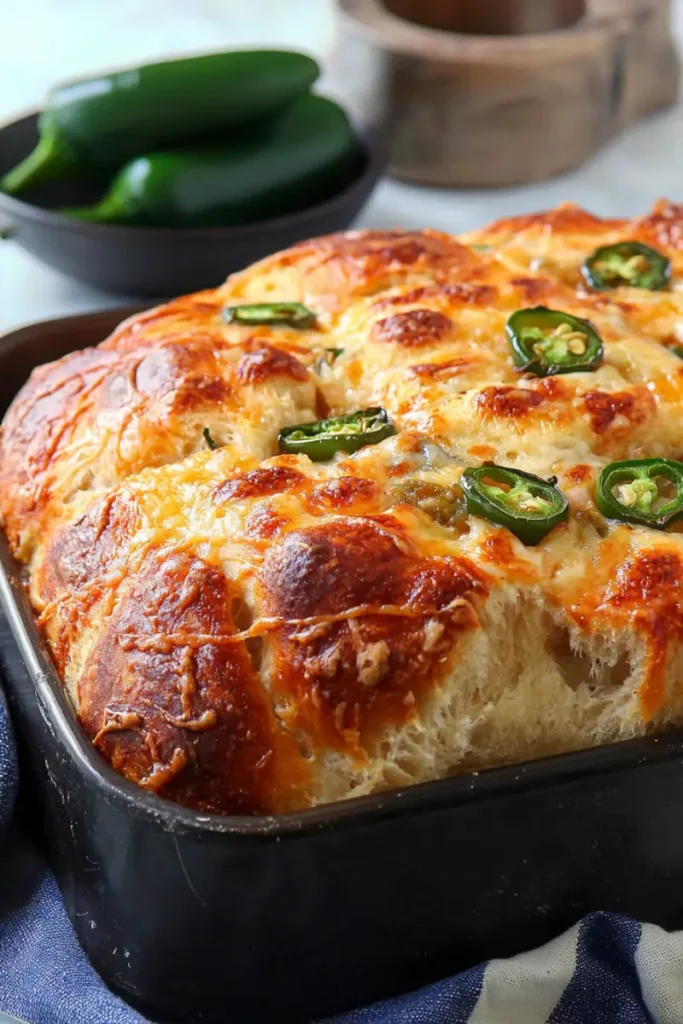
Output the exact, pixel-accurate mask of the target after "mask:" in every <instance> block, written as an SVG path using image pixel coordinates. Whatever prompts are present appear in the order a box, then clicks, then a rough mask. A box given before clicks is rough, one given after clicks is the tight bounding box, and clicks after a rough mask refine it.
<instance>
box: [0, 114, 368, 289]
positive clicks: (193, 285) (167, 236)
mask: <svg viewBox="0 0 683 1024" xmlns="http://www.w3.org/2000/svg"><path fill="white" fill-rule="evenodd" d="M37 119H38V115H37V113H32V114H29V115H28V116H25V117H22V118H20V119H19V120H17V121H13V122H12V123H10V124H7V125H5V126H4V127H2V128H0V176H2V174H4V173H5V172H6V171H8V170H9V169H10V168H11V167H13V166H14V165H15V164H17V163H18V162H19V161H20V160H22V159H23V158H24V157H25V156H26V155H27V154H28V153H29V152H30V151H31V150H32V149H33V147H34V145H35V143H36V140H37V132H36V122H37ZM382 166H383V160H382V157H381V153H380V147H379V145H375V144H373V143H372V142H371V141H368V140H367V139H366V140H364V142H363V161H362V164H361V167H360V169H359V173H358V175H357V177H356V178H355V180H354V181H352V182H351V184H350V185H348V186H347V187H346V188H345V189H344V190H343V191H342V192H340V193H339V194H338V195H336V196H334V198H332V199H328V200H326V201H325V202H323V203H318V204H317V205H316V206H311V207H309V208H308V209H305V210H300V211H298V212H296V213H290V214H287V215H286V216H284V217H276V218H273V219H271V220H264V221H259V222H258V223H257V224H247V225H240V226H239V227H228V228H192V229H188V228H178V229H176V228H135V227H123V226H119V225H115V224H87V223H84V222H80V221H76V220H71V219H70V218H69V217H64V216H63V215H62V214H60V213H55V212H54V209H50V208H59V207H63V206H78V205H81V204H88V203H92V202H95V201H96V200H97V198H98V197H99V194H100V193H101V189H100V190H97V189H96V188H94V187H93V184H92V183H91V182H88V181H69V182H51V183H50V184H46V185H43V186H40V187H39V188H36V189H34V190H33V191H32V192H31V194H30V198H31V200H32V202H30V203H29V202H26V201H25V200H23V199H15V198H13V197H12V196H8V195H5V193H4V192H0V233H2V234H4V235H5V236H6V237H8V238H11V239H12V240H13V241H14V242H15V243H16V244H17V245H20V246H21V247H22V248H23V249H25V250H26V251H27V252H30V253H31V254H32V255H33V256H35V257H36V258H37V259H39V260H41V261H42V262H43V263H47V264H48V266H50V267H54V268H55V270H58V271H59V272H60V273H62V274H65V275H66V276H67V277H73V278H76V280H78V281H84V282H85V283H87V284H90V285H94V286H95V287H96V288H101V289H102V290H104V291H108V292H118V293H121V294H124V295H144V296H148V295H149V296H154V297H155V298H161V297H163V296H169V295H177V294H178V293H180V292H189V291H195V290H197V289H200V288H211V287H214V286H216V285H218V284H220V283H221V281H223V280H224V279H225V277H226V276H227V275H228V274H230V273H232V272H233V271H235V270H241V269H242V268H243V267H246V266H248V265H249V264H250V263H253V262H254V261H255V260H258V259H261V258H262V257H263V256H267V255H268V254H269V253H272V252H276V251H277V250H278V249H284V248H286V247H287V246H288V245H293V244H294V243H295V242H300V241H301V240H302V239H305V238H312V237H313V236H315V235H325V234H328V233H329V232H331V231H341V230H342V229H343V228H346V227H348V226H349V225H350V224H351V223H352V222H353V220H354V219H355V218H356V217H357V215H358V213H359V212H360V210H361V209H362V207H363V206H364V204H365V202H366V200H367V199H368V197H369V195H370V193H371V192H372V190H373V188H374V187H375V185H376V183H377V179H378V177H379V175H380V173H381V171H382Z"/></svg>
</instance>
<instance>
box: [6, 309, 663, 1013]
mask: <svg viewBox="0 0 683 1024" xmlns="http://www.w3.org/2000/svg"><path fill="white" fill-rule="evenodd" d="M123 312H124V311H121V310H116V311H113V312H107V313H97V314H89V315H86V316H78V317H71V318H67V319H62V320H54V321H51V322H49V323H42V324H35V325H33V326H30V327H25V328H22V329H21V330H19V331H15V332H13V333H12V334H9V335H7V336H6V337H4V338H3V339H0V405H1V406H2V407H3V409H4V407H6V406H7V404H8V403H9V402H10V401H11V398H12V396H13V394H14V392H15V390H16V388H17V386H18V385H19V384H20V383H21V381H22V380H23V379H24V378H25V377H26V376H27V375H28V373H29V371H30V369H31V367H32V366H34V365H35V364H36V363H40V362H43V361H45V360H48V359H52V358H54V357H56V356H58V355H61V354H63V353H65V352H67V351H68V350H70V349H72V348H78V347H82V346H84V345H87V344H89V343H93V342H97V341H99V340H100V339H101V338H102V337H104V335H105V334H106V333H107V332H108V331H109V330H110V329H111V328H113V327H114V326H115V324H116V323H117V322H118V321H119V320H120V318H121V316H122V315H123ZM0 600H1V602H2V606H3V608H4V613H5V615H6V621H3V623H2V628H1V629H0V661H1V663H2V668H3V670H4V673H5V678H6V686H7V692H8V695H9V699H10V703H11V708H12V711H13V715H14V718H15V721H16V724H17V727H18V730H19V733H20V736H21V738H22V744H23V746H24V748H25V749H26V750H27V751H28V752H29V754H30V758H31V762H32V766H33V775H34V780H33V781H34V782H35V784H36V785H37V787H38V792H39V793H40V801H41V804H42V816H43V819H44V828H45V834H46V837H47V840H48V842H49V846H50V850H51V856H52V862H53V865H54V868H55V871H56V873H57V877H58V880H59V884H60V886H61V888H62V892H63V893H64V898H65V901H66V906H67V910H68V912H69V916H70V917H71V920H72V922H73V925H74V927H75V929H76V932H77V934H78V937H79V939H80V941H81V943H82V945H83V948H84V949H85V951H86V953H87V955H88V956H89V958H90V959H91V961H92V963H93V964H94V966H95V967H96V968H97V970H98V971H99V972H100V974H101V975H102V976H103V978H104V979H105V981H106V982H107V983H108V984H109V985H110V986H111V987H112V989H114V990H115V991H116V992H117V993H119V994H120V995H121V996H123V998H124V999H126V1000H128V1001H129V1002H130V1003H131V1004H132V1005H134V1006H135V1007H137V1008H138V1009H139V1010H140V1011H141V1012H142V1013H144V1014H146V1015H148V1016H149V1017H151V1018H153V1019H154V1020H155V1021H159V1022H164V1024H167V1022H168V1024H200V1022H201V1024H225V1022H226V1021H228V1020H229V1021H230V1022H231V1024H237V1022H250V1024H254V1022H262V1021H263V1022H270V1021H273V1022H278V1024H279V1022H285V1021H288V1022H296V1021H299V1022H303V1021H308V1020H311V1019H315V1018H319V1017H322V1016H325V1015H327V1014H332V1013H335V1012H337V1011H340V1010H343V1009H346V1008H349V1007H352V1006H357V1005H361V1004H365V1003H369V1002H371V1001H372V1000H375V999H378V998H380V997H383V996H388V995H391V994H393V993H397V992H400V991H405V990H408V989H411V988H414V987H416V986H418V985H420V984H423V983H425V982H428V981H430V980H433V979H436V978H438V977H441V976H443V975H446V974H449V973H452V972H454V971H457V970H459V969H460V968H463V967H467V966H469V965H471V964H474V963H477V962H478V961H480V960H483V959H486V958H489V957H494V956H506V955H509V954H511V953H514V952H518V951H520V950H523V949H525V948H528V947H531V946H535V945H537V944H539V943H541V942H544V941H545V940H547V939H549V938H550V937H552V936H554V935H556V934H557V933H558V932H560V931H562V930H563V929H564V928H565V927H567V926H568V925H570V924H572V923H573V922H574V921H576V919H577V918H578V917H579V916H581V915H582V914H585V913H586V912H588V911H592V910H599V909H603V910H611V911H621V912H622V913H626V914H631V915H633V916H634V917H636V918H640V919H644V920H649V921H654V922H656V923H658V924H660V925H662V926H664V927H669V928H678V927H681V926H682V925H683V819H682V818H681V815H680V802H681V793H682V792H683V735H682V733H681V731H680V730H677V731H671V732H669V733H666V734H663V735H661V736H659V737H650V738H647V739H643V740H636V741H629V742H626V743H621V744H615V745H612V746H608V747H602V748H599V749H596V750H591V751H584V752H579V753H574V754H568V755H562V756H558V757H552V758H545V759H543V760H539V761H534V762H529V763H526V764H523V765H513V766H510V767H506V768H498V769H493V770H490V771H483V772H480V773H473V774H471V775H462V776H459V777H456V778H452V779H447V780H443V781H440V782H435V783H427V784H424V785H420V786H415V787H412V788H409V789H406V790H403V791H394V792H390V793H387V794H383V795H380V796H374V797H364V798H361V799H355V800H349V801H346V802H344V803H340V804H334V805H329V806H326V807H321V808H315V809H313V810H310V811H305V812H302V813H299V814H288V815H283V816H281V817H277V818H276V817H255V818H247V817H219V816H213V815H202V814H199V813H196V812H193V811H189V810H186V809H183V808H179V807H176V806H174V805H173V804H170V803H165V802H163V801H161V800H159V799H158V798H157V797H155V796H153V795H152V794H149V793H146V792H144V791H142V790H140V789H138V788H136V787H135V786H133V785H132V784H130V783H127V782H126V781H125V780H123V779H122V778H121V777H119V776H118V775H116V774H115V773H114V772H113V771H112V770H111V769H110V768H109V767H108V765H106V764H105V762H104V761H102V760H101V759H100V757H99V755H98V754H97V753H96V751H95V750H94V749H93V748H92V746H91V745H90V742H89V741H88V739H87V738H86V735H85V733H84V732H83V731H82V730H81V728H80V727H79V725H78V723H77V721H76V719H75V716H74V714H73V712H72V710H71V707H70V705H69V704H68V701H67V700H66V698H65V696H64V694H63V691H62V688H61V686H60V683H59V680H58V677H57V674H56V672H55V670H54V668H53V665H52V663H51V661H50V657H49V654H48V653H47V651H46V649H45V647H44V646H43V644H42V642H41V638H40V635H39V632H38V630H37V628H36V626H35V623H34V620H33V616H32V614H31V610H30V607H29V604H28V601H27V599H26V596H25V593H24V590H23V587H22V582H21V576H20V572H19V570H18V567H17V565H16V564H15V563H14V561H13V559H12V557H11V555H10V553H9V551H8V549H7V545H6V544H5V543H4V541H0Z"/></svg>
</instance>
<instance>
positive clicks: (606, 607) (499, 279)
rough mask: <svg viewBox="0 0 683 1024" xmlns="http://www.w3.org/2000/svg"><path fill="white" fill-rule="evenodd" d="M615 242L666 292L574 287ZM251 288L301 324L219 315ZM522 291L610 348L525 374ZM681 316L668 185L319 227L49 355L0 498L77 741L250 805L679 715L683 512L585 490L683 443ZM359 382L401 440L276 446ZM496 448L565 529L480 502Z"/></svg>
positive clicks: (21, 402)
mask: <svg viewBox="0 0 683 1024" xmlns="http://www.w3.org/2000/svg"><path fill="white" fill-rule="evenodd" d="M628 239H639V240H641V241H644V242H646V243H647V244H649V245H654V246H655V247H657V248H658V249H660V250H661V251H663V252H665V253H666V255H667V256H668V257H669V258H670V259H671V261H672V265H673V270H674V274H673V280H672V284H671V287H670V289H668V290H666V291H663V292H647V291H643V290H640V289H635V288H626V287H624V288H616V289H614V290H612V291H609V292H600V293H593V292H591V291H589V290H588V289H587V287H586V286H585V285H584V283H583V280H582V278H581V274H580V265H581V263H582V262H583V260H584V259H585V258H586V257H587V256H588V255H589V254H590V253H591V252H592V250H593V249H595V248H596V247H598V246H599V245H605V244H610V243H612V242H618V241H622V240H628ZM270 301H287V302H291V301H297V302H303V303H305V304H306V305H307V306H308V307H310V308H311V309H312V310H314V311H315V312H316V314H317V322H316V324H315V325H314V327H313V328H311V329H308V330H306V331H296V330H292V329H289V328H286V327H272V328H268V327H266V326H255V327H244V326H240V325H239V324H234V323H231V324H225V323H224V322H223V321H222V319H221V316H220V311H221V308H222V307H223V306H225V305H231V304H235V303H239V302H270ZM534 305H545V306H549V307H551V308H554V309H561V310H565V311H566V312H568V313H571V314H573V315H575V316H579V317H584V318H588V319H590V321H591V322H592V323H593V325H594V326H595V328H596V330H597V331H598V332H599V333H600V335H601V337H602V339H603V342H604V348H605V355H604V361H603V363H602V365H601V366H600V367H599V368H598V369H597V370H595V371H594V372H581V373H573V374H566V375H562V376H558V377H549V378H544V379H539V378H535V377H531V376H529V375H526V374H524V373H520V372H519V371H518V370H517V369H515V367H514V365H513V362H512V358H511V353H510V349H509V345H508V342H507V339H506V335H505V324H506V320H507V318H508V317H509V316H510V314H511V313H512V312H514V311H515V310H517V309H520V308H524V307H527V306H534ZM682 340H683V209H681V208H679V207H675V206H672V205H671V204H666V203H660V204H658V205H657V206H656V207H655V210H654V211H653V212H652V213H651V214H649V215H648V216H646V217H644V218H641V219H638V220H635V221H633V222H625V221H616V220H610V221H602V220H600V219H599V218H596V217H593V216H592V215H590V214H587V213H585V212H584V211H581V210H579V209H578V208H576V207H573V206H564V207H560V208H559V209H558V210H555V211H550V212H549V213H546V214H538V215H533V216H526V217H518V218H512V219H509V220H506V221H502V222H499V223H497V224H494V225H492V226H491V227H489V228H487V229H484V230H482V231H480V232H476V233H473V234H472V235H470V236H467V237H465V238H463V239H460V240H457V239H454V238H451V237H450V236H447V235H444V234H440V233H437V232H414V233H402V232H350V233H347V234H343V235H335V236H331V237H329V238H323V239H316V240H313V241H311V242H307V243H304V244H302V245H299V246H295V247H294V248H292V249H290V250H287V251H286V252H284V253H279V254H277V255H275V256H273V257H271V258H269V259H267V260H264V261H262V262H261V263H259V264H257V265H256V266H254V267H251V268H250V269H249V270H247V271H245V272H244V273H242V274H238V275H235V276H234V277H232V278H230V279H228V281H227V282H226V283H225V284H224V285H223V286H222V287H221V288H219V289H216V290H215V291H210V292H204V293H200V294H198V295H194V296H189V297H186V298H183V299H178V300H176V301H175V302H172V303H169V304H167V305H165V306H161V307H159V308H158V309H155V310H152V311H150V312H148V313H145V314H143V315H141V316H138V317H134V318H133V319H131V320H129V321H127V322H126V323H124V324H122V325H121V327H119V328H118V330H117V331H116V332H115V333H114V334H113V335H112V336H111V337H110V338H108V339H107V340H106V341H104V342H103V343H102V344H101V345H100V346H99V347H98V348H96V349H88V350H85V351H83V352H75V353H72V354H71V355H69V356H67V357H65V358H64V359H62V360H59V361H58V362H57V363H53V364H50V365H48V366H45V367H41V368H39V369H37V370H36V371H34V373H33V375H32V377H31V379H30V380H29V382H28V383H27V385H26V386H25V387H24V388H23V390H22V391H21V392H20V394H19V395H18V396H17V399H16V400H15V402H14V404H13V406H12V407H11V409H10V410H9V412H8V414H7V416H6V419H5V422H4V424H3V427H2V434H1V437H0V447H1V451H0V514H1V515H2V521H3V524H4V527H5V530H6V532H7V534H8V537H9V539H10V542H11V544H12V546H13V550H14V551H15V554H16V555H17V557H18V558H20V559H21V560H23V561H24V562H25V563H26V565H27V567H28V571H29V575H30V581H31V599H32V601H33V603H34V606H35V608H36V611H37V612H38V614H39V615H40V620H41V623H42V625H43V627H44V629H45V632H46V635H47V637H48V640H49V643H50V645H51V649H52V651H53V655H54V658H55V661H56V663H57V666H58V668H59V671H60V672H61V674H62V677H63V679H64V682H65V685H66V687H67V690H68V692H69V694H70V697H71V699H72V701H73V703H74V705H75V707H76V708H77V710H78V713H79V716H80V718H81V721H82V722H83V724H84V726H85V728H86V729H87V730H88V732H89V733H90V735H91V737H92V738H93V741H94V743H95V744H96V746H97V747H98V748H99V749H100V750H101V751H102V753H103V754H104V755H105V756H106V757H108V758H109V760H110V761H111V763H112V764H113V765H114V767H115V768H117V770H119V771H121V772H122V773H123V774H125V775H126V776H127V777H129V778H131V779H133V780H135V781H136V782H138V783H140V784H141V785H143V786H146V787H148V788H150V789H152V790H154V791H156V792H158V793H160V794H161V795H163V796H166V797H168V798H170V799H174V800H177V801H179V802H181V803H184V804H187V805H188V806H193V807H200V808H204V809H207V810H216V811H223V812H232V813H234V812H244V813H263V812H272V811H281V810H286V809H291V808H295V807H302V806H307V805H309V804H312V803H317V802H321V801H325V800H332V799H338V798H341V797H346V796H349V795H354V794H359V793H366V792H372V791H374V790H377V789H381V788H385V787H387V786H394V785H400V784H405V783H409V782H415V781H419V780H421V779H428V778H435V777H438V776H440V775H443V774H444V773H446V772H448V771H452V770H455V769H457V768H460V769H462V768H465V767H468V766H472V765H488V764H494V763H502V762H505V761H510V760H514V759H516V758H522V757H530V756H539V755H541V754H544V753H547V752H551V751H557V750H565V749H572V748H576V747H581V746H586V745H590V744H593V743H598V742H604V741H606V740H614V739H618V738H621V737H625V736H633V735H638V734H640V733H642V732H644V731H646V730H648V729H651V728H656V727H661V726H662V725H663V724H665V723H668V722H673V721H676V722H678V721H681V720H682V719H683V703H682V698H681V685H680V683H679V682H678V680H679V679H680V678H681V676H680V673H679V662H680V663H681V667H683V649H682V647H681V644H680V634H681V623H682V621H683V620H682V618H681V597H680V592H681V588H682V587H683V537H682V535H681V533H680V532H679V528H678V527H673V528H671V529H670V530H668V531H667V532H665V533H660V532H657V531H654V530H650V529H648V528H645V527H638V526H627V525H624V524H617V523H610V522H608V521H606V520H605V519H603V517H602V516H601V515H600V514H599V513H598V511H597V509H596V506H595V502H594V486H595V479H596V477H597V474H598V473H599V471H600V469H601V468H602V467H603V466H604V465H606V464H607V463H609V462H611V461H614V460H616V459H623V458H642V457H647V456H653V455H661V456H666V457H669V458H675V459H678V458H681V457H682V453H681V444H680V442H679V435H680V429H679V428H680V418H681V411H682V409H683V362H682V361H681V360H680V359H679V358H678V357H677V356H676V355H675V353H674V351H673V349H672V347H671V346H672V345H674V344H675V343H677V342H680V341H682ZM328 348H340V349H342V350H343V351H342V353H341V355H340V356H339V357H338V358H337V359H336V360H335V361H334V363H333V364H332V365H329V363H328V362H327V360H326V359H325V358H324V355H325V350H326V349H328ZM370 405H381V406H384V407H385V408H386V409H387V411H388V412H389V414H390V416H391V418H392V419H393V421H394V423H395V425H396V427H397V430H398V433H397V434H396V435H395V436H394V437H392V438H389V439H388V440H386V441H384V442H382V443H381V444H379V445H376V446H371V447H366V448H364V449H362V450H361V451H359V452H358V453H357V454H356V455H354V456H350V457H347V456H343V455H340V456H337V457H336V458H335V459H333V460H331V461H330V462H328V463H312V462H310V461H309V460H308V459H307V458H306V457H305V456H292V455H278V454H277V434H278V431H279V430H280V429H282V428H283V427H285V426H288V425H291V424H296V423H306V422H312V421H313V420H316V419H319V418H321V417H323V416H326V415H330V414H331V415H334V414H341V413H346V412H353V411H354V410H356V409H358V408H362V407H365V406H370ZM206 428H208V429H209V431H210V434H211V436H212V438H213V439H214V440H215V441H216V442H217V444H218V445H219V446H220V447H219V448H218V449H217V450H215V451H209V450H208V449H207V447H206V442H205V440H204V431H205V429H206ZM482 461H494V462H497V463H501V464H503V465H508V466H512V467H516V468H519V469H522V470H526V471H529V472H532V473H535V474H537V475H539V476H543V477H549V476H551V475H555V476H557V477H558V480H559V486H560V488H561V489H562V490H563V491H564V493H565V494H566V495H567V497H568V499H569V502H570V508H571V515H570V520H569V522H568V523H567V524H562V525H560V526H558V527H556V528H555V529H554V530H553V531H552V532H551V533H550V534H549V535H548V536H547V537H546V538H545V540H544V541H543V542H542V543H541V544H539V545H538V546H537V547H535V548H529V547H525V546H524V545H522V544H521V543H520V542H519V541H518V540H517V539H516V538H515V537H514V536H513V535H512V534H510V533H508V531H506V530H504V529H502V528H499V527H496V526H494V525H492V524H490V523H488V522H486V521H484V520H482V519H479V518H476V517H470V516H468V515H467V512H466V508H465V504H464V499H463V495H462V492H461V490H460V486H459V480H460V476H461V474H462V471H463V469H464V468H465V467H467V466H474V465H478V464H480V463H481V462H482Z"/></svg>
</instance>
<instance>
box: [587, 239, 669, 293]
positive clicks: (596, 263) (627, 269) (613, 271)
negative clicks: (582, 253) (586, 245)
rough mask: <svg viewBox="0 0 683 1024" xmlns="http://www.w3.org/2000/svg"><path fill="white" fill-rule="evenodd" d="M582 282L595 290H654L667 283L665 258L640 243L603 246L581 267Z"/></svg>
mask: <svg viewBox="0 0 683 1024" xmlns="http://www.w3.org/2000/svg"><path fill="white" fill-rule="evenodd" d="M581 273H582V274H583V277H584V280H585V281H586V283H587V284H589V285H590V287H591V288H595V289H596V290H597V291H607V290H608V289H609V288H619V287H620V286H625V287H628V288H648V289H650V291H658V290H659V289H660V288H666V286H667V285H668V283H669V281H670V280H671V263H670V262H669V260H668V259H667V257H666V256H665V255H664V254H663V253H661V252H658V251H657V250H656V249H652V248H651V247H650V246H649V245H643V243H642V242H619V243H617V245H603V246H602V247H601V248H600V249H596V250H595V252H594V253H593V254H592V255H591V256H589V257H588V259H587V260H586V262H585V263H584V264H583V265H582V267H581Z"/></svg>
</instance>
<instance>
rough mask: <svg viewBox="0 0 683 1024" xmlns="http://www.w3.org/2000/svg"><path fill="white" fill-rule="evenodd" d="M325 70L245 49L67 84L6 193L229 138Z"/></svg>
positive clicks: (296, 57)
mask: <svg viewBox="0 0 683 1024" xmlns="http://www.w3.org/2000/svg"><path fill="white" fill-rule="evenodd" d="M319 72H320V69H319V67H318V64H317V63H316V62H315V61H314V60H312V59H311V58H310V57H307V56H306V55H305V54H302V53H290V52H288V51H285V50H251V51H250V50H237V51H234V52H228V53H210V54H206V55H204V56H198V57H186V58H183V59H181V60H170V61H164V62H162V63H159V64H148V65H146V66H144V67H139V68H131V69H129V70H124V71H115V72H112V73H110V74H106V75H99V76H97V77H94V78H89V79H81V80H78V81H74V82H67V83H65V84H64V85H60V86H57V88H56V89H53V91H52V92H51V93H50V95H49V96H48V98H47V102H46V105H45V109H44V110H43V112H42V113H41V115H40V118H39V121H38V134H39V141H38V145H37V146H36V148H35V149H34V150H33V152H32V153H30V154H29V156H28V157H26V159H25V160H23V161H22V162H21V163H20V164H19V165H18V166H17V167H15V168H14V169H13V170H11V171H9V172H8V173H7V174H6V175H5V176H4V178H3V179H2V181H0V188H2V189H3V190H4V191H5V192H9V193H10V194H13V195H14V194H17V193H19V192H22V191H23V190H24V189H26V188H28V187H29V186H32V185H37V184H38V183H39V182H41V181H48V180H51V179H54V178H63V177H68V176H70V175H73V174H85V175H93V174H97V173H98V172H99V173H102V172H103V171H107V170H109V171H111V170H112V169H116V168H118V167H120V166H121V165H122V164H123V163H125V162H126V160H129V159H130V158H131V157H133V156H135V155H136V154H138V153H149V152H153V151H155V150H158V149H161V148H166V147H170V146H176V145H178V144H184V143H185V142H186V141H187V140H188V139H196V138H198V137H205V136H209V135H214V136H215V135H220V134H223V135H224V136H225V135H227V134H228V133H229V132H230V131H231V130H233V129H236V128H243V127H245V128H250V127H251V126H252V125H254V124H255V123H256V124H258V123H259V122H261V121H263V120H264V119H269V118H273V117H275V116H277V115H278V114H280V113H281V112H282V111H283V110H285V109H286V108H287V107H288V106H289V105H290V104H291V103H292V102H293V101H294V100H296V99H297V98H298V97H299V96H302V95H304V93H306V92H307V91H308V90H309V89H310V87H311V85H312V84H313V82H315V80H316V78H317V77H318V74H319Z"/></svg>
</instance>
